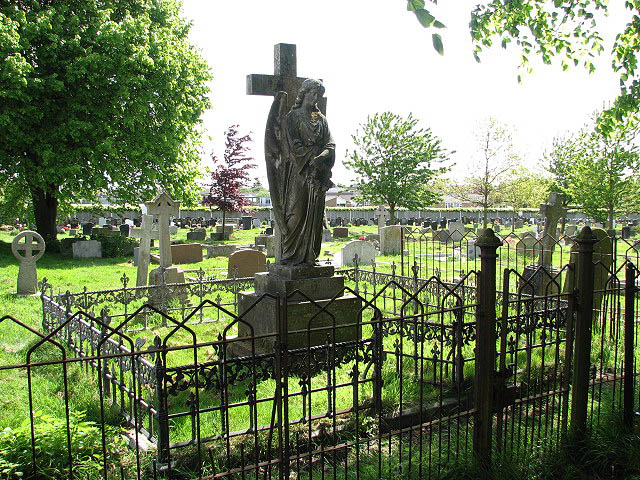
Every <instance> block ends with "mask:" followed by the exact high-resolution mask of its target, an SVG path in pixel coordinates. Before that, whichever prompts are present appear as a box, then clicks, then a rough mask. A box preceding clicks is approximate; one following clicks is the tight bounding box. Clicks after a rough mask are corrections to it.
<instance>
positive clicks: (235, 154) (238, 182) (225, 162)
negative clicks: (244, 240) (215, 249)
mask: <svg viewBox="0 0 640 480" xmlns="http://www.w3.org/2000/svg"><path fill="white" fill-rule="evenodd" d="M250 141H251V136H250V135H242V136H240V134H239V132H238V126H237V125H231V126H230V127H229V128H228V129H227V131H226V132H225V150H224V156H223V158H222V160H220V159H218V157H216V156H215V155H214V154H211V160H212V161H213V164H214V165H215V169H214V170H213V171H212V172H211V187H210V188H209V193H208V194H207V195H205V197H204V198H203V199H202V204H203V205H207V206H209V207H211V208H213V207H215V208H217V209H218V210H220V211H221V212H222V236H221V237H222V239H224V238H225V232H224V225H225V217H226V212H242V211H243V210H244V207H246V206H247V205H249V202H248V201H247V200H246V199H245V198H244V196H243V195H242V191H241V190H242V187H245V186H246V185H247V184H248V183H249V180H250V179H251V178H250V176H249V170H251V169H253V168H255V164H253V163H248V162H250V161H251V160H253V159H252V158H251V157H249V156H248V153H247V150H248V147H247V145H246V144H247V143H248V142H250ZM258 183H259V182H258Z"/></svg>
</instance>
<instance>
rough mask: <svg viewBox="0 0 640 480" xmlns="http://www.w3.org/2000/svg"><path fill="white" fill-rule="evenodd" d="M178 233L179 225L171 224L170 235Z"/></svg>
mask: <svg viewBox="0 0 640 480" xmlns="http://www.w3.org/2000/svg"><path fill="white" fill-rule="evenodd" d="M177 234H178V226H177V225H169V235H177ZM203 240H204V239H203Z"/></svg>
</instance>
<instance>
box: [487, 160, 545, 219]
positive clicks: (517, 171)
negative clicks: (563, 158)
mask: <svg viewBox="0 0 640 480" xmlns="http://www.w3.org/2000/svg"><path fill="white" fill-rule="evenodd" d="M552 183H553V180H552V179H551V178H550V177H549V176H544V175H541V174H539V173H535V172H532V171H531V170H529V169H528V168H526V167H522V166H520V167H516V168H514V169H513V170H512V171H511V172H510V173H509V175H508V176H507V178H506V180H505V181H504V182H503V183H502V184H501V185H500V188H499V190H500V191H501V192H502V194H501V195H500V201H501V202H502V203H504V204H506V205H509V206H511V207H513V217H514V218H515V215H516V211H517V210H520V209H522V208H538V207H539V206H540V204H541V203H543V202H545V201H546V199H547V198H548V197H549V192H550V191H551V184H552ZM514 226H515V224H514Z"/></svg>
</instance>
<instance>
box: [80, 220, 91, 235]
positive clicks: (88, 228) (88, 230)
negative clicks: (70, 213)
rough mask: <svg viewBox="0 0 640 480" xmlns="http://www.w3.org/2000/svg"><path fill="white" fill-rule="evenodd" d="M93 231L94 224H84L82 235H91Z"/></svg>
mask: <svg viewBox="0 0 640 480" xmlns="http://www.w3.org/2000/svg"><path fill="white" fill-rule="evenodd" d="M91 230H93V223H83V224H82V234H83V235H91Z"/></svg>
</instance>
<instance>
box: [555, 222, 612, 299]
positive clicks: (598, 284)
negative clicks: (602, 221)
mask: <svg viewBox="0 0 640 480" xmlns="http://www.w3.org/2000/svg"><path fill="white" fill-rule="evenodd" d="M591 233H592V234H593V236H594V237H596V239H597V242H596V243H595V244H594V245H593V263H594V264H595V266H594V276H593V291H594V294H593V308H594V309H596V310H600V309H601V308H602V301H603V299H604V297H605V292H604V290H605V289H607V288H613V287H614V284H612V283H610V282H609V283H607V282H608V280H609V276H610V275H611V273H610V271H611V267H612V265H613V242H612V240H611V237H610V236H609V235H608V234H607V232H606V231H605V230H604V229H602V228H592V229H591ZM577 248H578V244H577V243H575V244H574V245H573V246H572V247H571V261H572V262H574V263H575V262H576V261H577V258H576V256H577ZM569 278H571V277H569ZM570 289H571V285H570V282H565V284H564V289H563V291H564V293H568V292H569V291H570Z"/></svg>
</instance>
